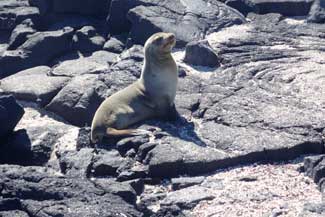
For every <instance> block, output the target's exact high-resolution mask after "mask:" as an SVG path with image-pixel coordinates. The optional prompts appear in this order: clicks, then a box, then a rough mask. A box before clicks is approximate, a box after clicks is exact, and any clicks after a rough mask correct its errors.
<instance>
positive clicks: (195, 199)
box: [161, 186, 215, 209]
mask: <svg viewBox="0 0 325 217" xmlns="http://www.w3.org/2000/svg"><path fill="white" fill-rule="evenodd" d="M209 191H210V190H209V189H207V188H204V187H197V186H195V187H188V188H184V189H181V190H177V191H173V192H170V193H168V194H167V196H166V198H165V199H163V200H162V201H161V206H171V205H177V206H179V207H180V208H182V209H191V208H193V207H194V206H195V205H196V204H197V203H199V202H200V201H202V200H212V199H214V198H215V196H213V194H212V193H211V192H209Z"/></svg>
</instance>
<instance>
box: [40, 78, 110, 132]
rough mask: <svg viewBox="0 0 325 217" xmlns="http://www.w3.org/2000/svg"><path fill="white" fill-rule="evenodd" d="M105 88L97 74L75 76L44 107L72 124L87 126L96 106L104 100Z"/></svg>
mask: <svg viewBox="0 0 325 217" xmlns="http://www.w3.org/2000/svg"><path fill="white" fill-rule="evenodd" d="M106 89H107V87H106V85H105V84H104V83H103V82H102V81H100V80H99V79H98V75H87V74H86V75H81V76H77V77H75V78H73V79H72V80H71V82H70V83H69V84H67V85H66V86H65V87H64V88H63V89H62V90H61V91H60V92H59V93H58V94H57V95H56V96H55V97H54V98H53V100H52V101H51V102H50V104H48V105H47V107H46V108H47V109H48V110H50V111H53V112H55V113H57V114H59V115H60V116H62V117H63V118H64V119H66V120H67V121H69V122H70V123H72V124H74V125H77V126H84V125H85V124H88V126H89V125H90V123H91V121H92V119H93V116H94V114H95V112H96V110H97V108H98V106H99V105H100V103H101V102H102V101H103V100H104V97H103V95H104V92H106Z"/></svg>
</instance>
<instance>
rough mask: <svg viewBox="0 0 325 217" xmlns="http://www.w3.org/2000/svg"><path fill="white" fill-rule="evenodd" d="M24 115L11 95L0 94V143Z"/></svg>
mask: <svg viewBox="0 0 325 217" xmlns="http://www.w3.org/2000/svg"><path fill="white" fill-rule="evenodd" d="M23 115H24V109H23V108H22V107H21V106H20V105H19V104H18V103H17V102H16V100H15V98H14V97H13V96H4V95H3V96H0V122H1V123H2V124H1V127H0V139H1V144H0V145H2V143H3V140H2V139H4V138H5V137H7V136H8V135H9V134H10V133H11V132H12V131H13V130H14V128H15V127H16V125H17V123H18V122H19V120H20V119H21V118H22V116H23Z"/></svg>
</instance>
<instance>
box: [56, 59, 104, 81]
mask: <svg viewBox="0 0 325 217" xmlns="http://www.w3.org/2000/svg"><path fill="white" fill-rule="evenodd" d="M107 70H108V66H107V65H106V64H100V63H97V62H95V61H92V60H91V59H89V58H80V59H76V60H67V61H64V62H62V63H60V64H59V65H58V66H56V67H54V68H53V70H52V71H51V75H55V76H68V77H75V76H77V75H84V74H99V73H104V72H105V71H107Z"/></svg>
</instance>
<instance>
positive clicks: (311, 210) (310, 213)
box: [299, 203, 325, 217]
mask: <svg viewBox="0 0 325 217" xmlns="http://www.w3.org/2000/svg"><path fill="white" fill-rule="evenodd" d="M324 214H325V204H323V203H317V204H316V203H306V204H305V205H304V208H303V211H302V212H301V213H300V214H299V217H321V216H324Z"/></svg>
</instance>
